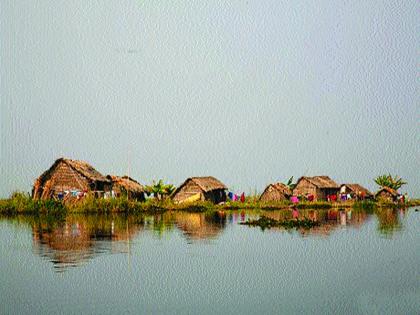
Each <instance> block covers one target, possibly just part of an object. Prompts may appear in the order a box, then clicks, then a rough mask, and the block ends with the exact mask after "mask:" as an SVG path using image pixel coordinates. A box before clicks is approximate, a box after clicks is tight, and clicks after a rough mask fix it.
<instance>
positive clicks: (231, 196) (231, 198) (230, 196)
mask: <svg viewBox="0 0 420 315" xmlns="http://www.w3.org/2000/svg"><path fill="white" fill-rule="evenodd" d="M228 197H229V199H230V200H233V192H231V191H229V193H228Z"/></svg>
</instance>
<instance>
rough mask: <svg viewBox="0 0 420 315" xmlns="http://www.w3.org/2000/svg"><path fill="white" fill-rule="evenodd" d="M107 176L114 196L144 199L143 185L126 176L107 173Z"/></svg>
mask: <svg viewBox="0 0 420 315" xmlns="http://www.w3.org/2000/svg"><path fill="white" fill-rule="evenodd" d="M106 178H108V179H109V180H110V181H111V182H112V191H113V192H114V194H115V196H116V197H120V196H123V195H125V196H127V194H128V198H129V199H135V200H138V201H144V200H145V199H146V198H145V196H144V187H143V186H142V185H141V184H140V183H139V182H137V181H136V180H134V179H132V178H131V177H128V176H115V175H108V176H107V177H106Z"/></svg>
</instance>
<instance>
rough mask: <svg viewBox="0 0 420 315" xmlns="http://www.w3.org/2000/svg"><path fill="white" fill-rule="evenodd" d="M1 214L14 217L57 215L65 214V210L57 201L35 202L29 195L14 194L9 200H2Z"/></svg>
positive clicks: (0, 204)
mask: <svg viewBox="0 0 420 315" xmlns="http://www.w3.org/2000/svg"><path fill="white" fill-rule="evenodd" d="M0 212H1V213H5V214H12V215H14V214H19V213H31V214H47V215H56V214H60V213H63V212H65V208H64V206H63V204H62V203H61V202H59V201H56V200H52V199H49V200H33V199H32V198H31V196H30V195H29V194H28V193H25V192H14V193H12V195H11V196H10V198H9V199H6V200H1V202H0Z"/></svg>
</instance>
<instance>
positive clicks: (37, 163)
mask: <svg viewBox="0 0 420 315" xmlns="http://www.w3.org/2000/svg"><path fill="white" fill-rule="evenodd" d="M419 15H420V2H418V1H414V0H404V1H382V0H381V1H365V0H360V1H359V0H355V1H332V0H331V1H322V0H321V1H292V0H290V1H279V0H272V1H261V0H258V1H257V0H255V1H253V0H247V1H244V0H241V1H235V0H233V1H216V0H215V1H178V0H175V1H151V0H130V1H128V0H124V1H121V0H118V1H116V0H106V1H86V0H74V1H64V0H44V1H34V0H27V1H23V0H1V2H0V18H1V21H0V31H1V36H0V62H1V64H0V73H1V82H0V97H1V99H0V100H1V103H0V106H1V107H0V115H1V119H0V130H1V141H0V144H1V147H0V161H1V166H0V167H1V169H0V171H1V176H0V197H7V196H9V195H10V193H11V192H13V191H16V190H23V191H30V189H31V186H32V184H33V181H34V180H35V179H36V177H38V176H39V175H40V174H41V173H42V172H43V171H45V170H46V169H48V168H49V167H50V166H51V165H52V163H53V162H54V161H55V160H56V159H57V158H59V157H67V158H71V159H78V160H85V161H87V162H89V163H90V164H92V165H93V166H94V167H95V168H96V169H97V170H98V171H100V172H101V173H103V174H105V175H106V174H119V175H122V174H127V173H129V175H130V176H131V177H133V178H135V179H137V180H138V181H139V182H141V183H143V184H149V183H151V182H152V180H154V179H160V178H162V179H164V180H165V181H167V182H170V183H173V184H175V185H179V184H181V183H182V182H183V181H184V180H185V179H186V178H188V177H190V176H207V175H212V176H215V177H217V178H219V179H220V180H221V181H223V182H224V183H225V184H226V185H227V186H228V187H230V189H231V190H234V191H238V192H241V191H245V192H246V193H255V192H257V193H258V192H262V191H263V189H264V187H265V186H266V185H267V184H268V183H272V182H277V181H281V182H284V181H286V180H287V179H288V178H289V177H290V176H294V177H295V179H297V178H299V177H300V176H302V175H306V176H314V175H329V176H330V177H331V178H333V179H334V180H335V181H336V182H338V183H352V182H356V183H360V184H362V185H364V186H366V187H367V188H369V189H371V190H373V191H375V190H376V189H377V186H376V184H375V183H374V181H373V179H374V178H375V177H376V176H378V175H381V174H383V173H391V174H394V175H395V174H397V175H399V176H401V177H402V178H403V179H405V180H406V181H407V182H408V185H407V186H404V187H403V189H402V191H406V192H408V193H409V194H410V195H412V196H416V197H420V189H419V188H420V176H419V169H420V152H419V140H420V139H419V136H420V125H419V122H420V106H419V100H420V93H419V86H418V84H419V72H418V65H419V63H418V59H417V57H418V53H419V51H420V50H419V42H420V41H419V38H418V34H419V30H420V22H419V21H420V16H419Z"/></svg>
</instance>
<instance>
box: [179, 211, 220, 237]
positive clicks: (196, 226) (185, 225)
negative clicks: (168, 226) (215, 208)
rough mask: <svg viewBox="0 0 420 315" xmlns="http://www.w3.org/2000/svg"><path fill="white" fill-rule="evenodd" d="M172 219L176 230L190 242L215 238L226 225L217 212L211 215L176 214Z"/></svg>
mask: <svg viewBox="0 0 420 315" xmlns="http://www.w3.org/2000/svg"><path fill="white" fill-rule="evenodd" d="M173 219H174V222H175V225H176V226H177V227H178V229H180V230H181V231H182V232H183V234H184V235H185V236H186V237H187V238H188V239H190V240H203V239H211V238H216V237H217V236H218V235H219V234H220V232H221V231H222V230H223V229H224V227H225V224H226V216H223V215H220V214H218V213H217V212H215V213H213V214H211V215H205V214H204V213H187V212H176V213H174V217H173Z"/></svg>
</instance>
